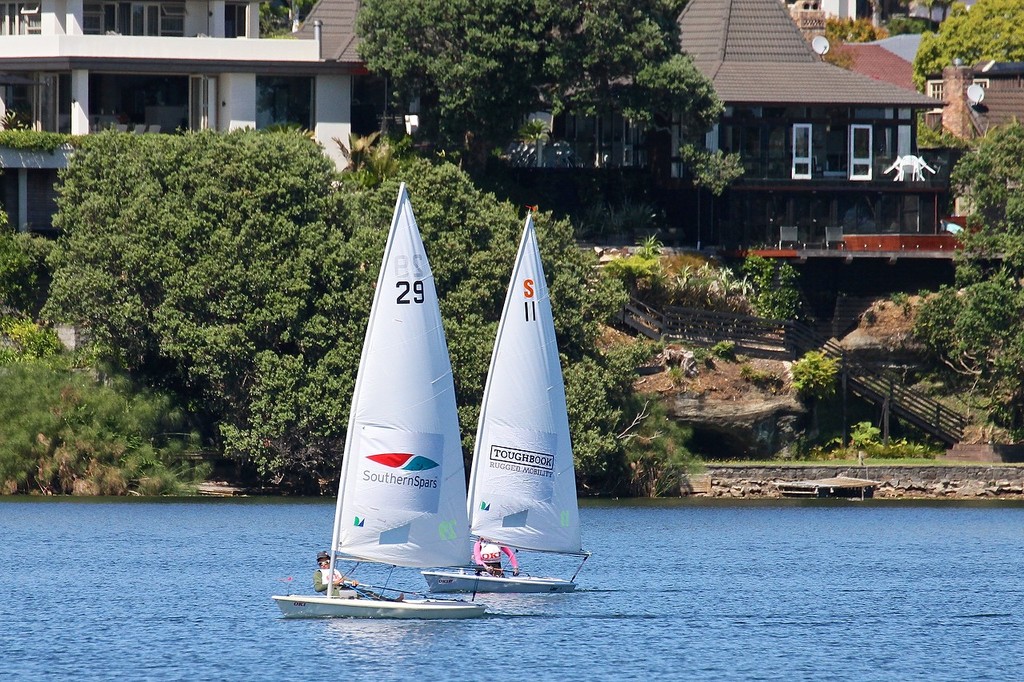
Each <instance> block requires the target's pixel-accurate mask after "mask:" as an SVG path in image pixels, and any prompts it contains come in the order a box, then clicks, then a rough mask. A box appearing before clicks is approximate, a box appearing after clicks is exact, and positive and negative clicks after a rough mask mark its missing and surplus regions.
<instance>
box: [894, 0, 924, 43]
mask: <svg viewBox="0 0 1024 682" xmlns="http://www.w3.org/2000/svg"><path fill="white" fill-rule="evenodd" d="M919 2H920V0H919ZM885 28H886V30H888V31H889V35H890V36H899V35H918V34H921V33H924V32H925V31H930V30H931V28H932V22H931V21H930V20H929V19H922V18H920V17H893V18H891V19H889V21H888V22H887V23H886V25H885Z"/></svg>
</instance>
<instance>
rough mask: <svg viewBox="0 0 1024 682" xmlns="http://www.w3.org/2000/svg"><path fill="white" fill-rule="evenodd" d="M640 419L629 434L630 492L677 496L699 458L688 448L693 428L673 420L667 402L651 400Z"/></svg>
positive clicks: (646, 495) (694, 469)
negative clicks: (666, 411) (666, 406)
mask: <svg viewBox="0 0 1024 682" xmlns="http://www.w3.org/2000/svg"><path fill="white" fill-rule="evenodd" d="M637 414H638V415H639V417H640V419H639V421H638V423H637V424H636V425H635V428H634V429H633V430H631V431H630V433H629V434H627V435H626V437H625V440H626V442H627V446H626V456H627V459H628V462H629V473H630V476H629V491H628V492H629V493H630V494H631V495H634V496H637V497H663V496H670V497H676V496H678V495H679V492H680V485H681V484H682V482H683V479H684V477H685V476H686V474H687V473H690V472H693V471H696V470H697V469H698V467H699V464H698V460H697V458H696V457H694V455H693V454H692V453H690V451H689V450H688V449H687V443H688V442H689V440H690V438H691V437H692V435H693V430H692V429H690V428H688V427H683V426H680V425H679V424H677V423H676V422H675V421H673V420H672V419H671V418H669V417H668V415H667V414H666V413H665V408H664V406H663V405H662V404H661V403H660V402H658V401H657V400H651V401H650V402H648V403H646V404H644V405H643V406H642V407H640V408H639V409H638V411H637Z"/></svg>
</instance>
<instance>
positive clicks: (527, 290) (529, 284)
mask: <svg viewBox="0 0 1024 682" xmlns="http://www.w3.org/2000/svg"><path fill="white" fill-rule="evenodd" d="M523 296H525V297H526V298H533V280H532V279H524V280H523Z"/></svg>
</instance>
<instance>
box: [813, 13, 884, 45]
mask: <svg viewBox="0 0 1024 682" xmlns="http://www.w3.org/2000/svg"><path fill="white" fill-rule="evenodd" d="M825 37H826V38H828V39H829V42H832V43H837V42H839V43H869V42H871V41H874V40H881V39H882V38H888V37H889V32H888V31H886V30H885V29H884V28H881V27H879V26H875V25H874V24H872V23H871V19H868V18H861V19H837V18H835V17H829V18H828V19H826V20H825Z"/></svg>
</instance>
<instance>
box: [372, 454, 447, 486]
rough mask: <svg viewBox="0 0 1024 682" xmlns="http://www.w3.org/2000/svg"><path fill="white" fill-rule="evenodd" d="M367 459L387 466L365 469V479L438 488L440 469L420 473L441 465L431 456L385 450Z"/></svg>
mask: <svg viewBox="0 0 1024 682" xmlns="http://www.w3.org/2000/svg"><path fill="white" fill-rule="evenodd" d="M367 459H368V460H370V461H371V462H375V463H377V464H379V465H382V466H384V467H386V468H385V470H384V471H371V470H369V469H364V470H363V480H364V481H369V482H372V483H385V484H388V485H400V486H408V487H411V488H437V484H438V478H439V476H438V474H439V473H440V471H435V472H432V473H431V474H427V475H426V476H420V475H419V474H420V473H421V472H427V471H430V470H431V469H437V468H438V467H439V466H441V465H440V464H438V463H437V462H435V461H434V460H432V459H430V458H429V457H424V456H423V455H414V454H411V453H408V452H384V453H381V454H379V455H369V456H368V457H367Z"/></svg>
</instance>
